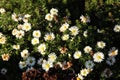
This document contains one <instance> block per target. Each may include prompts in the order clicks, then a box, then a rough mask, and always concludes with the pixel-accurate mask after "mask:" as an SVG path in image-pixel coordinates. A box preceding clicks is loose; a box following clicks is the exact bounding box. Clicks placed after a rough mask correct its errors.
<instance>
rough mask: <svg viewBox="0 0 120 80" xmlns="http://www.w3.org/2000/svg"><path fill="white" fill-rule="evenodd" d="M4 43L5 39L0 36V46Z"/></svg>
mask: <svg viewBox="0 0 120 80" xmlns="http://www.w3.org/2000/svg"><path fill="white" fill-rule="evenodd" d="M5 43H6V37H5V36H2V37H0V44H5Z"/></svg>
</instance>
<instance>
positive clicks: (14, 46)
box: [12, 45, 20, 50]
mask: <svg viewBox="0 0 120 80" xmlns="http://www.w3.org/2000/svg"><path fill="white" fill-rule="evenodd" d="M12 47H13V49H15V50H18V49H20V45H13V46H12Z"/></svg>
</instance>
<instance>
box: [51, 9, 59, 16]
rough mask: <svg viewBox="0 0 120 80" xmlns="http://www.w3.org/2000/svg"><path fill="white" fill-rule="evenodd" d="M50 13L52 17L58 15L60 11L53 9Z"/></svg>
mask: <svg viewBox="0 0 120 80" xmlns="http://www.w3.org/2000/svg"><path fill="white" fill-rule="evenodd" d="M50 13H51V14H52V15H58V10H57V9H55V8H52V9H51V10H50Z"/></svg>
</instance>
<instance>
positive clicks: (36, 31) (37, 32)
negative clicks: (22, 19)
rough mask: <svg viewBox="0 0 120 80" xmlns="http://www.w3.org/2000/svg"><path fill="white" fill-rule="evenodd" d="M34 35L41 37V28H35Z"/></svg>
mask: <svg viewBox="0 0 120 80" xmlns="http://www.w3.org/2000/svg"><path fill="white" fill-rule="evenodd" d="M33 37H36V38H40V37H41V32H40V30H35V31H33Z"/></svg>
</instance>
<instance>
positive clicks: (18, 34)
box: [15, 30, 25, 39]
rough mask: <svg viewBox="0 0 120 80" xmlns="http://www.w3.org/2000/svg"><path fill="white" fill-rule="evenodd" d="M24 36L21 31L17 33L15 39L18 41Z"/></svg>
mask: <svg viewBox="0 0 120 80" xmlns="http://www.w3.org/2000/svg"><path fill="white" fill-rule="evenodd" d="M24 35H25V32H24V31H23V30H19V31H17V33H16V35H15V37H16V38H18V39H21V38H22V37H23V36H24Z"/></svg>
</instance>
